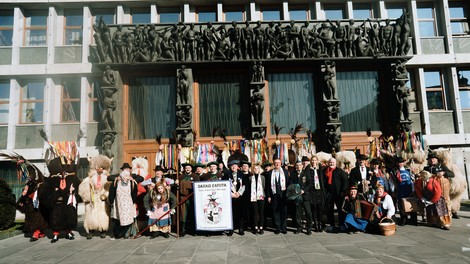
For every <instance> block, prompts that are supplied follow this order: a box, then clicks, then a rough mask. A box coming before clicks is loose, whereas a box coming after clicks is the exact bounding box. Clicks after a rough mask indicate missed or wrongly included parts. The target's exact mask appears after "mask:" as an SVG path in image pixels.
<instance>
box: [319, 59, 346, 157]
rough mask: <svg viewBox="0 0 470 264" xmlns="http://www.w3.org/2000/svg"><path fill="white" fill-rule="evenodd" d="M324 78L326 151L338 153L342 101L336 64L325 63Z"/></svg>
mask: <svg viewBox="0 0 470 264" xmlns="http://www.w3.org/2000/svg"><path fill="white" fill-rule="evenodd" d="M321 72H322V76H323V110H324V114H325V116H326V119H324V120H325V121H326V125H325V126H324V129H325V130H324V133H325V138H326V144H325V145H326V149H325V150H326V151H328V152H330V151H331V152H337V151H340V150H341V122H340V121H339V110H340V100H339V98H338V91H337V87H336V63H335V62H334V61H325V63H324V64H323V65H321Z"/></svg>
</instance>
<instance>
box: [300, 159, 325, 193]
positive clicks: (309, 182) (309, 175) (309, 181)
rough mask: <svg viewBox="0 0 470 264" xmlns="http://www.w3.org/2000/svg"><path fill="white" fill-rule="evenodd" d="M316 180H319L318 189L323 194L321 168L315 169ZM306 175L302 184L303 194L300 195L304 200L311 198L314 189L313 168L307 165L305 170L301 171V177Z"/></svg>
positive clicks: (323, 183)
mask: <svg viewBox="0 0 470 264" xmlns="http://www.w3.org/2000/svg"><path fill="white" fill-rule="evenodd" d="M316 172H317V175H318V180H319V181H320V191H321V192H322V193H323V196H324V195H325V181H324V176H323V170H322V169H316ZM304 176H305V177H306V184H305V185H304V186H305V188H302V190H304V196H303V197H302V198H303V199H304V200H307V201H308V200H311V199H312V192H313V191H314V190H315V174H314V169H312V167H311V166H310V165H309V166H308V167H307V168H306V169H305V170H303V171H302V177H304Z"/></svg>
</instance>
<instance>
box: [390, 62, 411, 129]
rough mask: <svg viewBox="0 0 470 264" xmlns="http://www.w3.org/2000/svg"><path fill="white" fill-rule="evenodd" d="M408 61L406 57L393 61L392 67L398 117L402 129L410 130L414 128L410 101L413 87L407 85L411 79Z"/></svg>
mask: <svg viewBox="0 0 470 264" xmlns="http://www.w3.org/2000/svg"><path fill="white" fill-rule="evenodd" d="M406 61H407V60H406V59H398V60H397V61H396V62H395V63H392V65H391V69H392V86H393V92H394V95H395V103H396V109H397V113H396V116H397V117H398V120H397V121H399V122H400V130H401V131H406V132H409V131H411V129H412V128H411V124H412V121H411V120H410V103H409V96H410V92H411V89H410V88H409V87H407V86H406V83H407V82H408V81H409V77H408V71H407V70H406V66H405V63H406ZM401 131H400V132H401Z"/></svg>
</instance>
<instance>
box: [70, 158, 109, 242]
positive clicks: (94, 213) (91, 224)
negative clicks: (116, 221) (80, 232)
mask: <svg viewBox="0 0 470 264" xmlns="http://www.w3.org/2000/svg"><path fill="white" fill-rule="evenodd" d="M111 161H112V159H109V158H108V157H106V156H104V155H99V156H97V157H94V158H93V159H91V160H90V171H89V172H88V177H87V178H85V179H83V182H82V183H81V184H80V188H79V190H80V191H79V193H78V194H79V195H80V196H81V197H82V201H83V202H84V203H85V219H84V221H83V226H84V227H85V230H86V232H87V233H88V234H87V239H91V238H92V237H93V233H94V232H95V231H97V232H100V237H101V238H105V237H106V231H108V226H109V210H110V207H109V203H108V195H109V187H110V185H111V182H107V177H108V176H109V173H108V171H109V168H110V166H111Z"/></svg>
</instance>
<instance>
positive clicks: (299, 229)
mask: <svg viewBox="0 0 470 264" xmlns="http://www.w3.org/2000/svg"><path fill="white" fill-rule="evenodd" d="M283 233H284V232H283ZM299 233H302V228H297V230H295V231H294V234H299Z"/></svg>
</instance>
